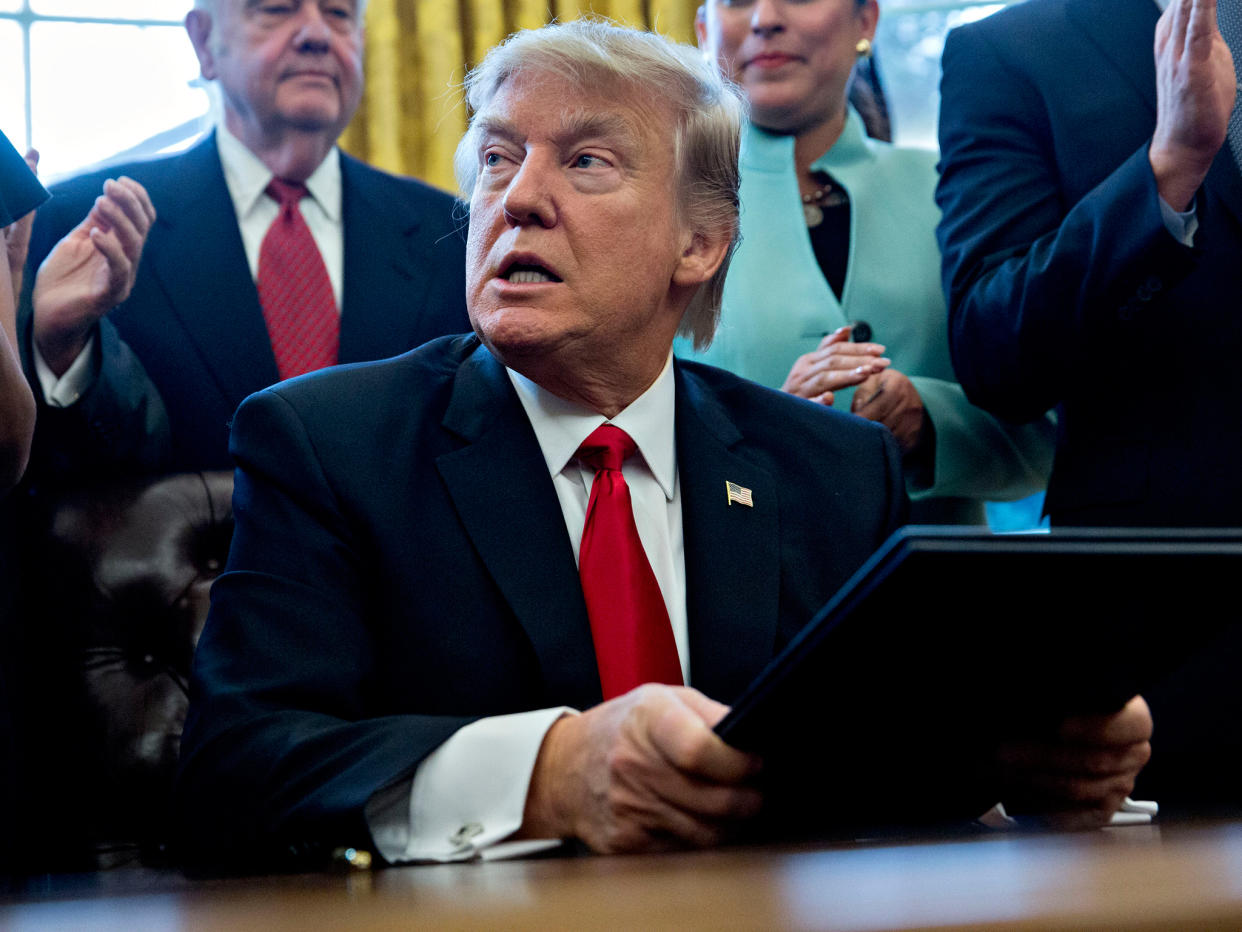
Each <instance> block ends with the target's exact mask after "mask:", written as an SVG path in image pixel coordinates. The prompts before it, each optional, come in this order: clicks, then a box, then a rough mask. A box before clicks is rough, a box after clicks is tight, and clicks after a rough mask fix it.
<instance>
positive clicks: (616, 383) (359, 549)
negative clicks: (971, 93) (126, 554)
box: [177, 21, 1149, 866]
mask: <svg viewBox="0 0 1242 932" xmlns="http://www.w3.org/2000/svg"><path fill="white" fill-rule="evenodd" d="M468 96H469V101H470V104H471V108H472V110H473V112H474V117H473V120H472V126H471V129H470V131H469V132H468V133H467V135H466V138H465V139H464V140H463V142H462V145H461V147H460V148H459V158H458V166H459V175H460V177H461V180H462V184H463V188H464V189H465V190H467V191H469V192H471V212H470V234H469V239H468V247H467V254H468V266H467V295H468V304H469V308H470V314H471V320H472V322H473V324H474V328H475V332H476V334H477V336H467V337H456V338H445V339H442V340H439V341H436V342H434V343H431V344H428V345H427V346H424V347H422V348H420V349H418V350H415V351H412V352H411V353H408V354H406V355H404V356H401V357H399V358H397V359H394V360H387V361H383V362H379V363H372V364H364V365H358V366H351V367H345V368H342V369H337V370H333V371H329V372H324V373H320V374H318V375H315V376H311V377H308V378H305V379H300V380H296V381H295V382H291V383H285V384H283V385H281V386H277V387H274V388H271V389H268V390H267V391H264V392H261V393H259V394H257V395H255V396H253V397H252V398H250V399H248V400H247V401H246V402H245V403H244V404H243V405H242V407H241V408H240V409H239V411H238V414H237V418H236V421H235V423H234V427H233V435H232V440H231V445H232V450H233V453H234V455H235V457H236V459H237V462H238V466H239V468H238V473H237V484H236V491H235V499H234V501H235V507H236V514H237V529H236V534H235V537H234V543H233V550H232V553H231V554H230V558H229V566H228V568H227V571H226V572H225V574H224V575H223V576H222V577H221V578H220V580H219V581H218V582H217V583H216V586H215V588H214V590H213V593H212V609H211V615H210V617H209V619H208V622H207V626H206V629H205V631H204V633H203V637H202V640H201V641H200V644H199V647H198V651H197V654H196V658H195V673H194V681H193V685H192V687H191V694H192V700H191V701H192V705H191V711H190V714H189V717H188V720H187V723H186V730H185V735H184V739H183V744H182V752H183V757H182V768H181V774H180V778H179V783H178V790H177V798H178V802H177V805H178V810H179V817H180V819H181V822H182V825H183V830H184V840H185V842H186V845H187V852H188V853H189V854H190V855H191V856H192V857H194V858H196V859H206V860H209V861H216V862H220V863H225V864H230V865H233V866H238V865H240V864H243V863H245V862H244V860H242V859H244V858H245V857H246V856H250V857H255V858H263V857H270V856H271V855H272V853H273V852H275V851H284V852H306V851H312V852H313V851H316V850H323V849H324V847H325V846H327V847H329V848H330V847H331V846H332V845H346V844H354V845H362V846H366V847H374V848H376V849H378V851H379V853H380V854H381V855H382V856H383V857H384V858H385V859H387V860H389V861H401V860H419V859H433V860H449V859H458V858H468V857H472V856H475V855H478V854H480V853H481V852H483V851H484V850H485V849H489V848H493V847H494V846H498V845H499V844H501V843H503V844H506V845H508V844H514V845H518V846H519V848H518V850H531V849H532V847H534V846H537V845H539V844H541V843H546V842H541V840H548V839H560V838H569V837H572V838H578V839H581V840H583V841H584V842H585V843H586V844H587V845H588V846H590V847H591V848H593V849H595V850H599V851H628V850H643V849H652V848H660V847H667V846H670V845H707V844H711V843H714V842H716V841H718V840H719V839H721V838H722V837H723V836H724V835H726V834H727V833H729V832H730V831H731V830H732V829H733V828H735V827H736V826H737V825H738V824H739V823H741V822H743V821H745V820H747V819H750V818H752V817H753V816H754V815H755V814H756V812H757V810H758V809H759V808H760V806H761V804H762V799H761V795H760V793H759V792H758V791H757V789H756V788H755V786H754V785H753V781H752V778H753V777H754V775H755V773H756V770H757V768H758V766H759V762H758V761H757V760H755V759H754V758H753V757H751V756H750V755H748V754H745V753H743V752H741V751H738V750H736V749H733V748H731V747H729V746H727V745H725V744H724V743H723V742H722V741H721V740H720V739H719V738H718V737H717V736H716V735H715V734H714V732H713V731H712V730H711V729H712V726H713V725H715V724H716V722H717V721H718V720H719V719H720V717H721V716H722V715H723V714H724V712H725V711H726V707H725V706H724V705H721V704H720V701H718V700H724V701H728V700H731V699H732V698H733V697H735V696H737V695H738V694H739V692H740V691H741V690H742V689H743V688H744V687H745V685H746V684H747V683H748V681H749V680H750V679H751V678H752V677H753V676H754V675H755V674H757V673H758V672H759V671H760V669H761V668H762V667H763V666H764V665H765V664H766V663H767V662H768V661H769V660H770V659H771V657H772V656H773V654H774V652H775V651H776V650H778V649H779V648H780V647H781V646H782V645H783V644H784V643H786V642H787V641H788V640H789V639H790V638H791V637H792V636H793V634H794V633H795V632H796V631H797V629H798V628H799V626H800V625H802V624H803V623H805V621H806V620H807V619H809V617H810V616H811V614H812V613H813V612H814V610H815V609H816V607H817V606H818V605H819V604H820V603H821V602H823V601H824V600H826V599H827V598H828V596H829V595H831V594H832V592H833V591H834V590H835V589H837V588H838V587H839V586H840V585H841V584H842V583H843V582H844V581H845V580H846V578H847V577H848V576H849V575H850V574H851V573H852V572H853V571H854V570H855V569H856V568H857V567H858V566H859V564H860V563H861V562H862V561H863V560H864V559H865V558H866V557H867V555H868V554H869V553H870V552H871V551H872V550H873V549H874V548H875V547H876V546H877V545H878V544H879V543H880V542H881V541H883V540H884V539H885V537H886V536H887V535H888V534H889V533H890V532H891V531H892V530H893V529H894V528H895V527H896V526H897V525H898V524H899V523H900V522H901V520H902V516H903V513H904V509H905V498H904V493H903V491H902V488H903V487H902V477H901V473H900V462H899V456H898V453H897V451H896V448H895V446H894V443H893V441H892V439H891V436H890V435H889V434H888V433H887V432H886V431H885V430H883V429H882V428H879V427H877V426H876V425H874V424H870V423H868V422H865V421H863V420H862V419H856V418H852V417H850V416H848V415H843V414H840V413H839V412H835V411H831V410H827V409H823V408H821V407H819V406H815V405H811V404H809V403H806V402H804V401H802V400H800V399H795V398H792V397H790V396H786V395H782V394H780V393H777V392H772V391H769V390H766V389H764V388H761V387H759V386H757V385H755V384H753V383H750V382H746V381H744V380H741V379H738V378H736V377H734V376H732V375H730V374H728V373H725V372H722V371H720V370H716V369H713V368H710V367H707V366H702V365H697V364H693V363H688V362H678V361H674V360H673V358H672V352H671V349H672V342H673V337H674V335H675V334H676V333H677V332H678V331H679V330H681V331H682V332H684V333H686V334H687V335H689V336H692V337H694V338H696V339H698V340H700V341H703V340H707V339H710V337H711V334H712V331H713V330H714V327H715V323H716V316H717V313H718V308H719V299H720V293H721V287H722V284H723V275H724V271H725V267H726V265H727V256H728V254H729V252H730V250H731V247H732V241H733V238H734V236H735V230H736V223H737V185H738V175H737V145H738V133H739V128H740V122H741V119H742V107H741V103H740V99H739V97H738V96H737V93H736V90H735V89H733V88H731V87H726V86H724V85H723V84H722V83H721V79H720V77H719V76H718V75H717V74H716V72H715V70H714V69H713V68H712V67H711V66H710V65H709V64H708V63H706V62H704V61H703V60H702V59H701V57H700V56H699V55H698V54H697V52H695V51H694V50H692V49H690V48H688V47H684V46H676V45H674V44H672V43H670V42H668V41H667V40H666V39H663V38H661V37H658V36H655V35H653V34H649V33H637V32H633V31H630V30H626V29H621V28H619V27H615V26H610V25H606V24H602V23H592V22H582V21H579V22H574V23H569V24H564V25H558V26H549V27H546V28H544V29H541V30H536V31H531V32H525V33H519V34H517V35H516V36H514V37H511V38H510V40H509V41H508V42H507V43H505V44H504V45H502V46H500V47H498V48H497V49H494V50H492V52H491V53H489V55H488V57H487V59H486V60H485V61H484V63H483V64H482V65H481V66H480V68H479V69H478V70H477V71H476V72H475V73H473V74H472V76H471V78H470V79H469V80H468ZM679 156H680V158H681V162H680V163H678V161H677V159H678V157H679ZM609 435H611V436H612V437H614V438H618V440H619V442H621V443H623V444H624V442H625V441H624V438H625V437H626V436H627V435H628V438H630V439H631V440H632V442H633V446H632V447H631V448H630V449H629V454H630V455H629V456H628V457H626V458H624V461H623V463H622V462H620V460H621V457H622V454H620V453H619V454H618V461H617V462H614V463H613V464H612V465H608V464H606V463H601V462H600V461H599V460H598V459H597V458H596V457H598V456H599V455H600V454H601V451H602V449H603V448H604V447H605V446H606V445H607V444H608V443H610V442H611V441H609V440H608V439H606V438H607V437H608V436H609ZM614 505H619V507H620V509H621V510H620V512H618V511H615V510H613V507H612V506H614ZM608 520H615V521H616V522H617V523H616V524H615V525H613V529H614V531H616V532H617V535H620V536H622V537H625V538H626V539H627V540H628V541H629V545H627V546H628V549H624V548H623V549H624V554H623V553H622V550H620V549H619V550H613V549H610V548H612V547H619V546H620V544H619V541H618V540H617V539H616V536H610V535H608V534H607V532H606V531H605V529H604V524H605V522H606V521H608ZM625 525H628V527H629V531H628V532H626V531H624V527H623V526H625ZM634 548H638V552H637V554H635V551H634ZM604 550H606V551H607V552H608V553H610V554H614V553H615V554H616V557H615V559H614V558H609V559H605V560H602V561H601V560H600V559H599V555H600V553H601V552H603V551H604ZM575 563H577V567H576V568H575ZM622 563H624V568H623V569H624V571H623V572H622V573H621V574H620V575H619V576H616V575H614V573H613V571H614V569H616V568H617V567H618V566H620V565H621V564H622ZM601 587H602V588H601ZM684 682H690V683H693V684H694V687H695V688H694V689H691V688H688V687H686V686H683V685H681V684H682V683H684ZM644 684H645V685H644ZM657 684H663V685H657ZM709 697H711V698H709ZM601 700H602V701H601ZM573 709H584V710H585V711H583V712H582V713H581V714H575V713H573V711H572V710H573ZM1080 724H1081V725H1083V726H1085V727H1084V728H1083V729H1081V740H1082V742H1083V743H1082V744H1081V745H1075V746H1072V747H1071V746H1068V745H1067V746H1061V743H1060V741H1059V740H1058V739H1057V738H1055V737H1054V738H1053V739H1050V740H1052V741H1053V743H1056V744H1058V746H1059V747H1060V749H1061V751H1063V752H1064V754H1063V756H1062V757H1060V758H1058V759H1057V760H1058V762H1057V763H1051V762H1050V760H1049V759H1048V758H1045V757H1043V756H1039V757H1038V759H1039V760H1040V762H1041V766H1045V767H1047V769H1048V773H1049V774H1051V772H1053V771H1059V776H1058V777H1057V778H1056V780H1057V781H1059V782H1056V783H1055V789H1054V790H1053V792H1052V793H1051V799H1050V802H1051V804H1052V805H1053V807H1054V808H1057V807H1060V808H1073V809H1074V810H1075V811H1074V812H1073V814H1072V818H1075V819H1081V820H1085V821H1087V822H1092V823H1093V822H1095V821H1097V820H1099V819H1106V818H1107V817H1108V815H1109V814H1110V813H1111V812H1112V810H1113V809H1115V808H1116V806H1117V805H1118V804H1119V803H1120V801H1121V799H1122V797H1124V795H1125V793H1126V791H1127V790H1128V788H1129V786H1130V784H1131V783H1132V781H1133V776H1134V773H1135V772H1137V769H1138V768H1139V767H1141V765H1142V762H1143V761H1144V760H1145V759H1146V728H1147V726H1148V725H1149V721H1148V719H1147V714H1146V708H1145V706H1143V704H1142V700H1141V699H1136V700H1135V701H1134V702H1133V703H1131V705H1129V706H1128V707H1127V708H1126V710H1125V711H1124V712H1122V713H1120V714H1118V715H1115V716H1107V717H1105V718H1101V719H1098V720H1091V721H1089V722H1081V723H1080ZM1087 747H1090V748H1091V754H1092V761H1093V762H1092V765H1091V768H1088V767H1087V766H1086V757H1085V756H1084V755H1085V754H1086V753H1087V752H1086V750H1085V749H1086V748H1087ZM1097 754H1098V756H1094V755H1097ZM1095 768H1098V769H1095ZM1089 769H1090V771H1091V772H1088V770H1089ZM1032 785H1033V784H1032ZM1070 786H1072V787H1073V791H1072V792H1070V791H1069V790H1068V787H1070ZM1071 796H1072V797H1073V799H1072V801H1071ZM511 850H512V849H511Z"/></svg>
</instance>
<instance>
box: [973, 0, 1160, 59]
mask: <svg viewBox="0 0 1242 932" xmlns="http://www.w3.org/2000/svg"><path fill="white" fill-rule="evenodd" d="M1070 2H1072V0H1023V2H1021V3H1015V4H1012V5H1010V6H1007V7H1005V8H1004V9H1002V10H998V11H997V12H995V13H993V14H991V15H990V16H985V17H984V18H983V19H978V20H975V21H974V22H971V23H966V24H965V25H962V26H958V27H956V28H955V29H953V30H952V31H951V32H950V33H949V35H950V37H951V38H952V39H953V40H954V41H955V42H961V41H963V40H967V39H971V38H977V39H983V40H987V41H989V42H993V43H1004V44H1006V45H1017V46H1025V45H1029V46H1030V47H1031V49H1032V51H1034V52H1035V53H1036V54H1043V53H1044V52H1045V51H1046V48H1045V47H1043V46H1039V45H1037V44H1034V43H1033V37H1034V34H1035V33H1038V32H1042V31H1045V30H1047V29H1049V28H1056V27H1058V26H1059V25H1060V24H1061V23H1062V22H1064V20H1065V16H1066V8H1067V7H1068V6H1069V5H1070ZM1137 2H1146V0H1137Z"/></svg>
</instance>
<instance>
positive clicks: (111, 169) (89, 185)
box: [48, 143, 203, 200]
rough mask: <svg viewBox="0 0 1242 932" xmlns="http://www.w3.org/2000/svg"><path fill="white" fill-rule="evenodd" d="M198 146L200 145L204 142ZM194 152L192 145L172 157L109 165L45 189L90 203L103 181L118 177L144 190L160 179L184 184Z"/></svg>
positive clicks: (67, 197)
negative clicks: (136, 184)
mask: <svg viewBox="0 0 1242 932" xmlns="http://www.w3.org/2000/svg"><path fill="white" fill-rule="evenodd" d="M198 145H203V143H199V144H198ZM197 149H198V146H195V147H194V149H190V150H187V151H185V152H177V153H174V154H172V155H161V156H153V157H151V158H146V159H135V160H131V161H127V162H114V163H110V164H107V165H104V166H102V167H100V168H93V169H90V170H89V171H85V172H81V173H79V174H77V175H72V176H70V177H68V178H65V179H63V180H60V181H57V182H56V183H55V184H53V185H51V186H50V187H49V188H48V190H49V191H51V192H52V195H53V197H59V198H63V199H71V198H74V197H84V196H89V197H90V198H91V199H92V200H93V199H94V198H95V197H97V196H98V195H99V194H100V193H102V191H103V183H104V182H105V181H107V180H108V179H109V178H119V177H121V176H122V175H124V176H126V177H128V178H133V179H134V180H135V181H137V182H138V183H139V184H141V185H143V186H144V187H149V186H150V185H151V184H152V183H153V182H156V181H157V180H163V179H176V180H177V182H178V183H180V184H185V183H186V178H185V171H186V164H187V162H188V161H190V160H191V159H193V158H194V155H201V153H198V152H196V150H197ZM191 153H194V155H192V154H191Z"/></svg>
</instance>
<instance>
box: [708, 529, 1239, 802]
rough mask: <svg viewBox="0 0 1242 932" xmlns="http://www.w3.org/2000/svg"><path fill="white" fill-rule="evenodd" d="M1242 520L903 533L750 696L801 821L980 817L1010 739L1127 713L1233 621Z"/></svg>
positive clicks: (752, 741) (753, 742)
mask: <svg viewBox="0 0 1242 932" xmlns="http://www.w3.org/2000/svg"><path fill="white" fill-rule="evenodd" d="M1240 578H1242V530H1238V531H1232V530H1230V531H1219V530H1212V531H1198V530H1182V529H1178V530H1130V529H1057V530H1054V531H1052V532H1050V533H1039V534H1016V535H993V534H991V533H988V532H987V531H986V530H985V529H978V528H952V527H916V526H911V527H907V528H904V529H902V530H900V531H898V532H897V533H896V534H894V535H893V536H892V537H891V538H890V539H889V540H888V541H887V542H886V543H885V544H884V545H883V546H882V547H881V548H880V549H879V550H878V551H877V552H876V553H875V554H874V555H873V556H872V557H871V559H870V560H868V562H867V563H866V564H864V566H863V567H862V568H861V569H860V570H859V571H858V572H857V573H856V574H855V575H854V576H853V577H852V578H851V579H850V581H849V582H848V583H847V584H846V585H845V586H844V587H843V588H842V589H841V591H840V592H838V593H837V594H836V595H835V596H834V597H833V598H832V600H831V601H830V602H829V603H828V604H827V605H825V606H824V607H823V609H822V610H821V611H820V612H819V613H818V614H817V615H816V616H815V618H814V619H813V620H812V621H811V622H810V623H809V624H808V625H807V626H806V627H805V628H804V629H803V630H802V632H801V633H800V634H799V635H798V636H797V637H796V638H795V639H794V640H793V641H791V642H790V643H789V645H788V646H787V647H786V649H785V650H784V651H783V652H782V653H781V654H780V655H779V656H777V657H776V659H775V660H773V662H772V663H771V664H770V665H769V666H768V667H767V669H765V670H764V671H763V673H761V674H760V675H759V677H758V678H757V679H756V680H755V681H754V682H753V683H752V684H751V685H750V687H749V688H748V689H747V690H746V691H745V692H744V693H743V694H742V695H741V696H740V697H739V698H738V699H737V700H736V702H735V703H734V705H733V707H732V710H731V711H730V713H729V714H728V715H727V716H726V717H725V718H724V719H723V720H722V721H721V722H720V723H719V725H718V726H717V729H716V730H717V732H718V733H719V734H720V735H721V737H723V738H724V739H725V740H726V741H728V742H729V743H730V744H732V745H734V746H735V747H739V748H742V749H745V750H748V751H754V752H757V753H759V754H762V755H763V756H764V758H765V779H766V780H767V782H768V785H769V788H770V792H769V799H770V800H771V801H772V802H773V803H774V804H775V806H776V807H777V808H779V809H781V810H782V811H783V815H782V818H783V819H785V820H792V821H793V823H794V824H795V825H797V824H799V823H802V822H805V824H806V825H807V826H823V825H825V824H828V825H833V824H841V825H859V826H868V825H883V824H886V823H892V822H894V821H903V822H908V821H911V820H914V821H921V822H944V821H950V820H954V819H958V818H962V817H967V818H969V817H973V816H977V815H978V814H980V813H981V812H982V811H984V809H986V808H987V807H988V806H990V805H992V804H993V803H995V802H997V801H998V800H997V798H995V793H996V787H995V782H994V777H993V775H992V774H991V772H990V765H989V762H990V760H991V759H992V751H993V749H994V748H995V746H996V744H997V743H998V742H999V741H1001V740H1003V739H1006V738H1012V737H1014V736H1018V735H1024V734H1038V733H1040V732H1041V731H1045V730H1047V729H1049V728H1052V727H1054V725H1055V723H1056V722H1058V721H1060V720H1061V719H1062V718H1064V717H1065V716H1067V715H1072V714H1085V713H1106V712H1112V711H1115V710H1117V709H1120V708H1121V706H1122V705H1123V704H1124V703H1125V702H1126V701H1127V700H1128V699H1129V698H1130V697H1131V696H1133V695H1135V694H1136V693H1141V692H1142V691H1143V690H1144V688H1146V687H1147V686H1150V685H1151V684H1153V683H1155V682H1157V681H1159V679H1160V678H1162V677H1163V676H1165V675H1167V674H1168V673H1170V672H1171V671H1172V670H1173V669H1175V668H1176V666H1177V665H1178V664H1179V663H1181V662H1182V661H1184V660H1185V659H1186V658H1187V657H1188V656H1189V655H1190V654H1191V653H1193V651H1194V650H1195V649H1196V648H1197V647H1200V646H1201V645H1203V644H1205V643H1207V642H1208V641H1209V639H1210V638H1211V637H1213V636H1214V635H1215V634H1216V633H1217V632H1219V631H1220V630H1221V628H1223V627H1224V626H1225V625H1227V624H1233V623H1235V622H1234V621H1233V619H1232V617H1231V613H1225V612H1222V611H1221V610H1220V606H1221V605H1223V604H1224V605H1227V604H1230V603H1232V602H1234V600H1233V599H1232V598H1230V593H1231V592H1232V591H1233V590H1234V589H1235V586H1236V581H1237V580H1239V579H1240Z"/></svg>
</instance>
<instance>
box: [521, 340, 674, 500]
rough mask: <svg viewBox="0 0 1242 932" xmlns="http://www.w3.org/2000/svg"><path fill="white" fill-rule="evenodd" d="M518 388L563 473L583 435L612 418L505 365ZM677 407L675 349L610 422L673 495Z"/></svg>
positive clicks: (549, 458)
mask: <svg viewBox="0 0 1242 932" xmlns="http://www.w3.org/2000/svg"><path fill="white" fill-rule="evenodd" d="M506 371H507V372H508V373H509V380H510V381H511V382H512V383H513V387H514V389H515V390H516V391H517V396H518V400H519V401H521V402H522V407H523V408H524V409H525V410H526V416H527V417H528V418H530V426H531V427H532V428H533V429H534V431H535V439H536V440H538V441H539V449H540V451H542V453H543V457H544V460H545V461H546V462H547V466H548V472H550V473H551V474H552V475H553V476H556V475H558V474H559V473H560V472H561V471H562V470H563V469H564V468H565V467H566V466H567V465H568V464H569V462H570V461H571V460H572V459H573V458H574V454H575V453H576V452H577V450H578V447H580V446H581V445H582V441H584V440H586V438H587V436H588V435H589V434H590V433H591V431H593V430H595V428H597V427H599V426H600V425H601V424H603V423H605V422H606V421H607V419H606V418H605V417H604V416H603V415H602V414H600V413H598V412H596V411H592V410H591V409H589V408H586V407H584V406H582V405H580V404H576V403H574V402H572V401H567V400H565V399H564V398H561V397H560V396H558V395H553V394H552V393H551V392H549V391H547V390H546V389H544V388H541V387H540V386H538V385H536V384H535V383H534V382H532V381H531V380H530V379H528V378H526V376H524V375H522V374H521V373H520V372H515V371H514V370H512V369H507V370H506ZM675 409H676V382H675V381H674V379H673V354H672V352H671V351H670V352H669V355H668V359H667V360H666V361H665V363H664V368H663V369H662V370H661V371H660V374H659V375H658V376H657V377H656V380H655V381H654V382H652V383H651V386H650V387H649V388H648V389H647V390H646V391H645V392H643V393H642V394H641V395H639V396H638V397H637V398H635V399H634V400H633V401H632V402H631V403H630V405H629V406H628V407H627V408H626V409H625V410H624V411H621V412H620V413H619V414H618V415H617V416H616V417H614V418H613V419H612V420H611V421H607V423H610V424H613V425H615V426H617V427H619V428H621V429H622V430H623V431H625V432H626V433H627V434H629V435H630V436H631V437H632V438H634V443H635V444H637V445H638V451H639V452H640V453H641V454H642V456H643V460H644V461H645V462H646V463H647V468H648V469H650V470H651V474H652V475H653V476H654V477H655V480H656V482H658V483H659V485H660V489H661V490H662V491H663V492H664V497H665V498H666V499H667V500H668V501H672V500H673V491H674V487H675V485H676V481H677V446H676V433H675V431H674V425H673V417H674V411H675Z"/></svg>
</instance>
